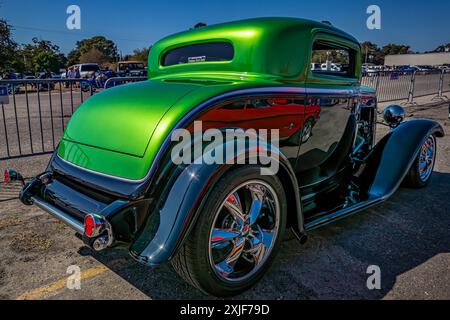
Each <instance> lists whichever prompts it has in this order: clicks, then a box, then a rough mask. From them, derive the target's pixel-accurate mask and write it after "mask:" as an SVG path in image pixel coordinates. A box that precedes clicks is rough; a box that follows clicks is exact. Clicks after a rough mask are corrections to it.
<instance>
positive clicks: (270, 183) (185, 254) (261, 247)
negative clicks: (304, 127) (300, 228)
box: [171, 166, 287, 297]
mask: <svg viewBox="0 0 450 320" xmlns="http://www.w3.org/2000/svg"><path fill="white" fill-rule="evenodd" d="M286 208H287V207H286V196H285V194H284V190H283V186H282V184H281V182H280V180H279V179H278V178H277V177H276V176H261V175H260V168H259V167H257V166H251V167H241V168H239V169H236V170H234V171H232V172H231V173H229V174H227V175H226V176H225V177H224V178H222V179H221V180H220V181H219V182H218V183H217V184H216V186H214V188H213V190H212V192H211V193H210V195H209V197H208V199H207V200H206V205H205V206H204V208H203V209H202V210H201V212H199V219H198V221H197V223H196V225H195V228H194V230H193V231H192V232H191V234H190V235H189V237H188V239H187V240H186V242H185V244H184V245H183V247H182V248H181V249H180V250H179V252H178V253H177V255H176V256H175V258H174V259H173V260H172V262H171V264H172V266H173V267H174V269H175V270H176V271H177V272H178V274H180V276H181V277H183V278H184V279H185V280H186V281H187V282H189V283H190V284H192V285H193V286H195V287H197V288H198V289H200V290H202V291H203V292H205V293H207V294H211V295H214V296H218V297H229V296H234V295H237V294H239V293H241V292H243V291H245V290H247V289H249V288H250V287H252V286H253V285H254V284H256V283H257V282H258V281H259V280H260V279H261V277H262V276H263V275H264V273H265V272H266V271H267V270H268V268H269V267H270V265H271V263H272V261H273V259H274V257H275V255H276V253H277V251H278V249H279V246H280V243H281V240H282V239H283V236H284V229H285V225H286V214H287V209H286Z"/></svg>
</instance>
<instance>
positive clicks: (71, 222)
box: [31, 197, 84, 234]
mask: <svg viewBox="0 0 450 320" xmlns="http://www.w3.org/2000/svg"><path fill="white" fill-rule="evenodd" d="M31 200H32V201H33V203H34V204H35V205H37V206H38V207H39V208H41V209H42V210H44V211H46V212H48V213H50V214H51V215H52V216H54V217H55V218H57V219H58V220H60V221H61V222H63V223H65V224H66V225H68V226H69V227H71V228H72V229H74V230H75V231H77V232H78V233H80V234H83V233H84V226H83V224H82V223H81V222H80V221H78V220H77V219H75V218H73V217H71V216H70V215H68V214H67V213H65V212H64V211H62V210H60V209H58V208H57V207H55V206H52V205H51V204H49V203H48V202H45V201H44V200H42V199H40V198H37V197H31Z"/></svg>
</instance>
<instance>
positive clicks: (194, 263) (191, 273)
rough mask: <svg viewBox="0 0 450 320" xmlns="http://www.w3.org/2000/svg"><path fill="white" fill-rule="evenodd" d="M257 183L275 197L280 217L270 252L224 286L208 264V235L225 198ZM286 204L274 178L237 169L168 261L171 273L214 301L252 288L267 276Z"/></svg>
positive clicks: (219, 186) (281, 232)
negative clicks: (248, 274)
mask: <svg viewBox="0 0 450 320" xmlns="http://www.w3.org/2000/svg"><path fill="white" fill-rule="evenodd" d="M251 180H259V181H263V182H265V183H267V184H268V185H270V186H271V188H272V189H273V190H274V191H275V193H276V196H277V197H278V202H279V207H280V210H279V211H280V214H279V227H278V231H277V236H276V239H275V240H274V242H273V246H272V249H271V251H270V253H269V254H268V256H267V258H266V260H265V262H262V263H263V264H262V265H261V266H260V267H259V269H258V270H257V271H255V273H254V274H252V275H251V277H250V278H248V279H246V280H245V281H240V282H232V283H231V282H227V281H225V280H224V279H222V278H220V277H219V276H217V274H216V272H215V270H214V269H213V266H212V265H211V262H210V254H209V241H210V232H211V229H212V228H213V223H214V221H215V219H216V213H217V212H218V210H219V208H220V207H221V205H222V203H223V201H224V200H225V197H227V195H228V194H229V193H230V192H233V190H234V189H235V188H236V187H237V186H239V185H241V184H242V183H245V182H246V181H251ZM286 215H287V204H286V195H285V193H284V189H283V186H282V184H281V182H280V180H279V179H278V177H277V176H262V175H260V167H258V166H246V167H239V168H237V169H235V170H233V171H231V172H229V173H227V174H226V175H225V176H224V177H223V178H222V179H221V180H220V181H219V182H218V183H217V184H216V185H215V186H214V188H213V190H212V192H211V193H210V195H209V196H208V199H207V201H206V205H205V206H204V208H203V209H202V210H201V212H199V218H198V220H197V222H196V225H195V226H194V228H193V230H192V232H191V233H190V234H189V236H188V238H187V239H186V241H185V243H184V245H183V246H182V247H181V248H180V250H179V252H178V253H177V254H176V256H175V257H174V258H173V259H172V261H171V265H172V267H173V268H174V269H175V271H176V272H177V273H178V274H179V275H180V276H181V277H182V278H183V279H184V280H185V281H187V282H188V283H190V284H191V285H192V286H194V287H196V288H198V289H199V290H201V291H202V292H204V293H206V294H210V295H213V296H217V297H231V296H235V295H237V294H239V293H242V292H244V291H246V290H248V289H249V288H251V287H252V286H253V285H255V284H256V283H257V282H258V281H259V280H260V279H261V278H262V277H263V275H264V274H265V273H266V272H267V270H268V269H269V267H270V265H271V264H272V262H273V259H274V258H275V256H276V254H277V252H278V251H279V246H280V244H281V242H282V241H283V237H284V231H285V227H286Z"/></svg>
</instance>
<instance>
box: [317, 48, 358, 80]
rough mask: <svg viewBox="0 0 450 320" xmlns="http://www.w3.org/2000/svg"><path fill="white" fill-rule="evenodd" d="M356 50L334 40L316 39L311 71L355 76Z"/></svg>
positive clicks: (346, 76) (347, 76)
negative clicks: (335, 42)
mask: <svg viewBox="0 0 450 320" xmlns="http://www.w3.org/2000/svg"><path fill="white" fill-rule="evenodd" d="M355 60H356V52H355V50H353V49H350V48H347V47H344V46H341V45H338V44H334V43H332V42H325V41H321V40H319V41H316V42H314V44H313V49H312V59H311V72H312V73H314V74H325V75H332V76H339V77H345V78H354V77H355V64H356V61H355Z"/></svg>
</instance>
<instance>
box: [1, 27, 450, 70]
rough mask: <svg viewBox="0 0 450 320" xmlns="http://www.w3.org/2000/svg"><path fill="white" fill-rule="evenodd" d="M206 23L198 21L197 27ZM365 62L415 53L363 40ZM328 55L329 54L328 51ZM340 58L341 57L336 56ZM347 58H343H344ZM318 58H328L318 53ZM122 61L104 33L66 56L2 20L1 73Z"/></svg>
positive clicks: (141, 55) (446, 48)
mask: <svg viewBox="0 0 450 320" xmlns="http://www.w3.org/2000/svg"><path fill="white" fill-rule="evenodd" d="M203 26H205V24H203V23H198V24H197V25H196V26H195V27H194V28H201V27H203ZM361 47H362V56H363V58H362V60H363V62H368V63H374V64H384V58H385V56H386V55H390V54H405V53H413V52H412V51H411V48H410V46H408V45H398V44H388V45H386V46H384V47H378V46H377V45H376V44H374V43H372V42H368V41H367V42H363V43H362V44H361ZM149 51H150V48H143V49H136V50H134V52H133V54H131V55H127V56H125V57H123V59H124V60H135V61H142V62H144V63H145V62H147V58H148V54H149ZM430 52H450V43H448V44H443V45H441V46H439V47H437V48H436V49H435V50H433V51H430ZM325 54H326V53H325ZM335 58H336V59H338V58H339V57H335ZM342 58H344V57H342ZM317 59H318V61H319V60H320V61H322V60H323V59H325V60H326V57H322V56H320V57H319V56H318V57H317ZM118 60H119V55H118V50H117V45H116V44H115V43H114V42H113V41H112V40H109V39H107V38H105V37H104V36H95V37H92V38H90V39H84V40H81V41H77V42H76V44H75V48H74V49H73V50H72V51H71V52H69V54H68V55H67V56H65V55H64V54H63V53H61V52H60V48H59V47H58V46H57V45H55V44H53V43H52V42H51V41H49V40H43V39H39V38H36V37H35V38H33V39H32V42H31V43H29V44H24V45H19V44H17V43H16V42H15V41H14V39H13V38H12V28H11V26H10V25H9V24H8V23H7V22H6V21H5V20H2V19H0V71H1V72H11V71H15V72H42V71H46V72H50V71H52V72H57V71H59V70H60V69H62V68H66V67H68V66H70V65H74V64H77V63H86V62H93V63H99V64H100V65H104V66H109V67H113V68H114V63H115V62H117V61H118Z"/></svg>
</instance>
